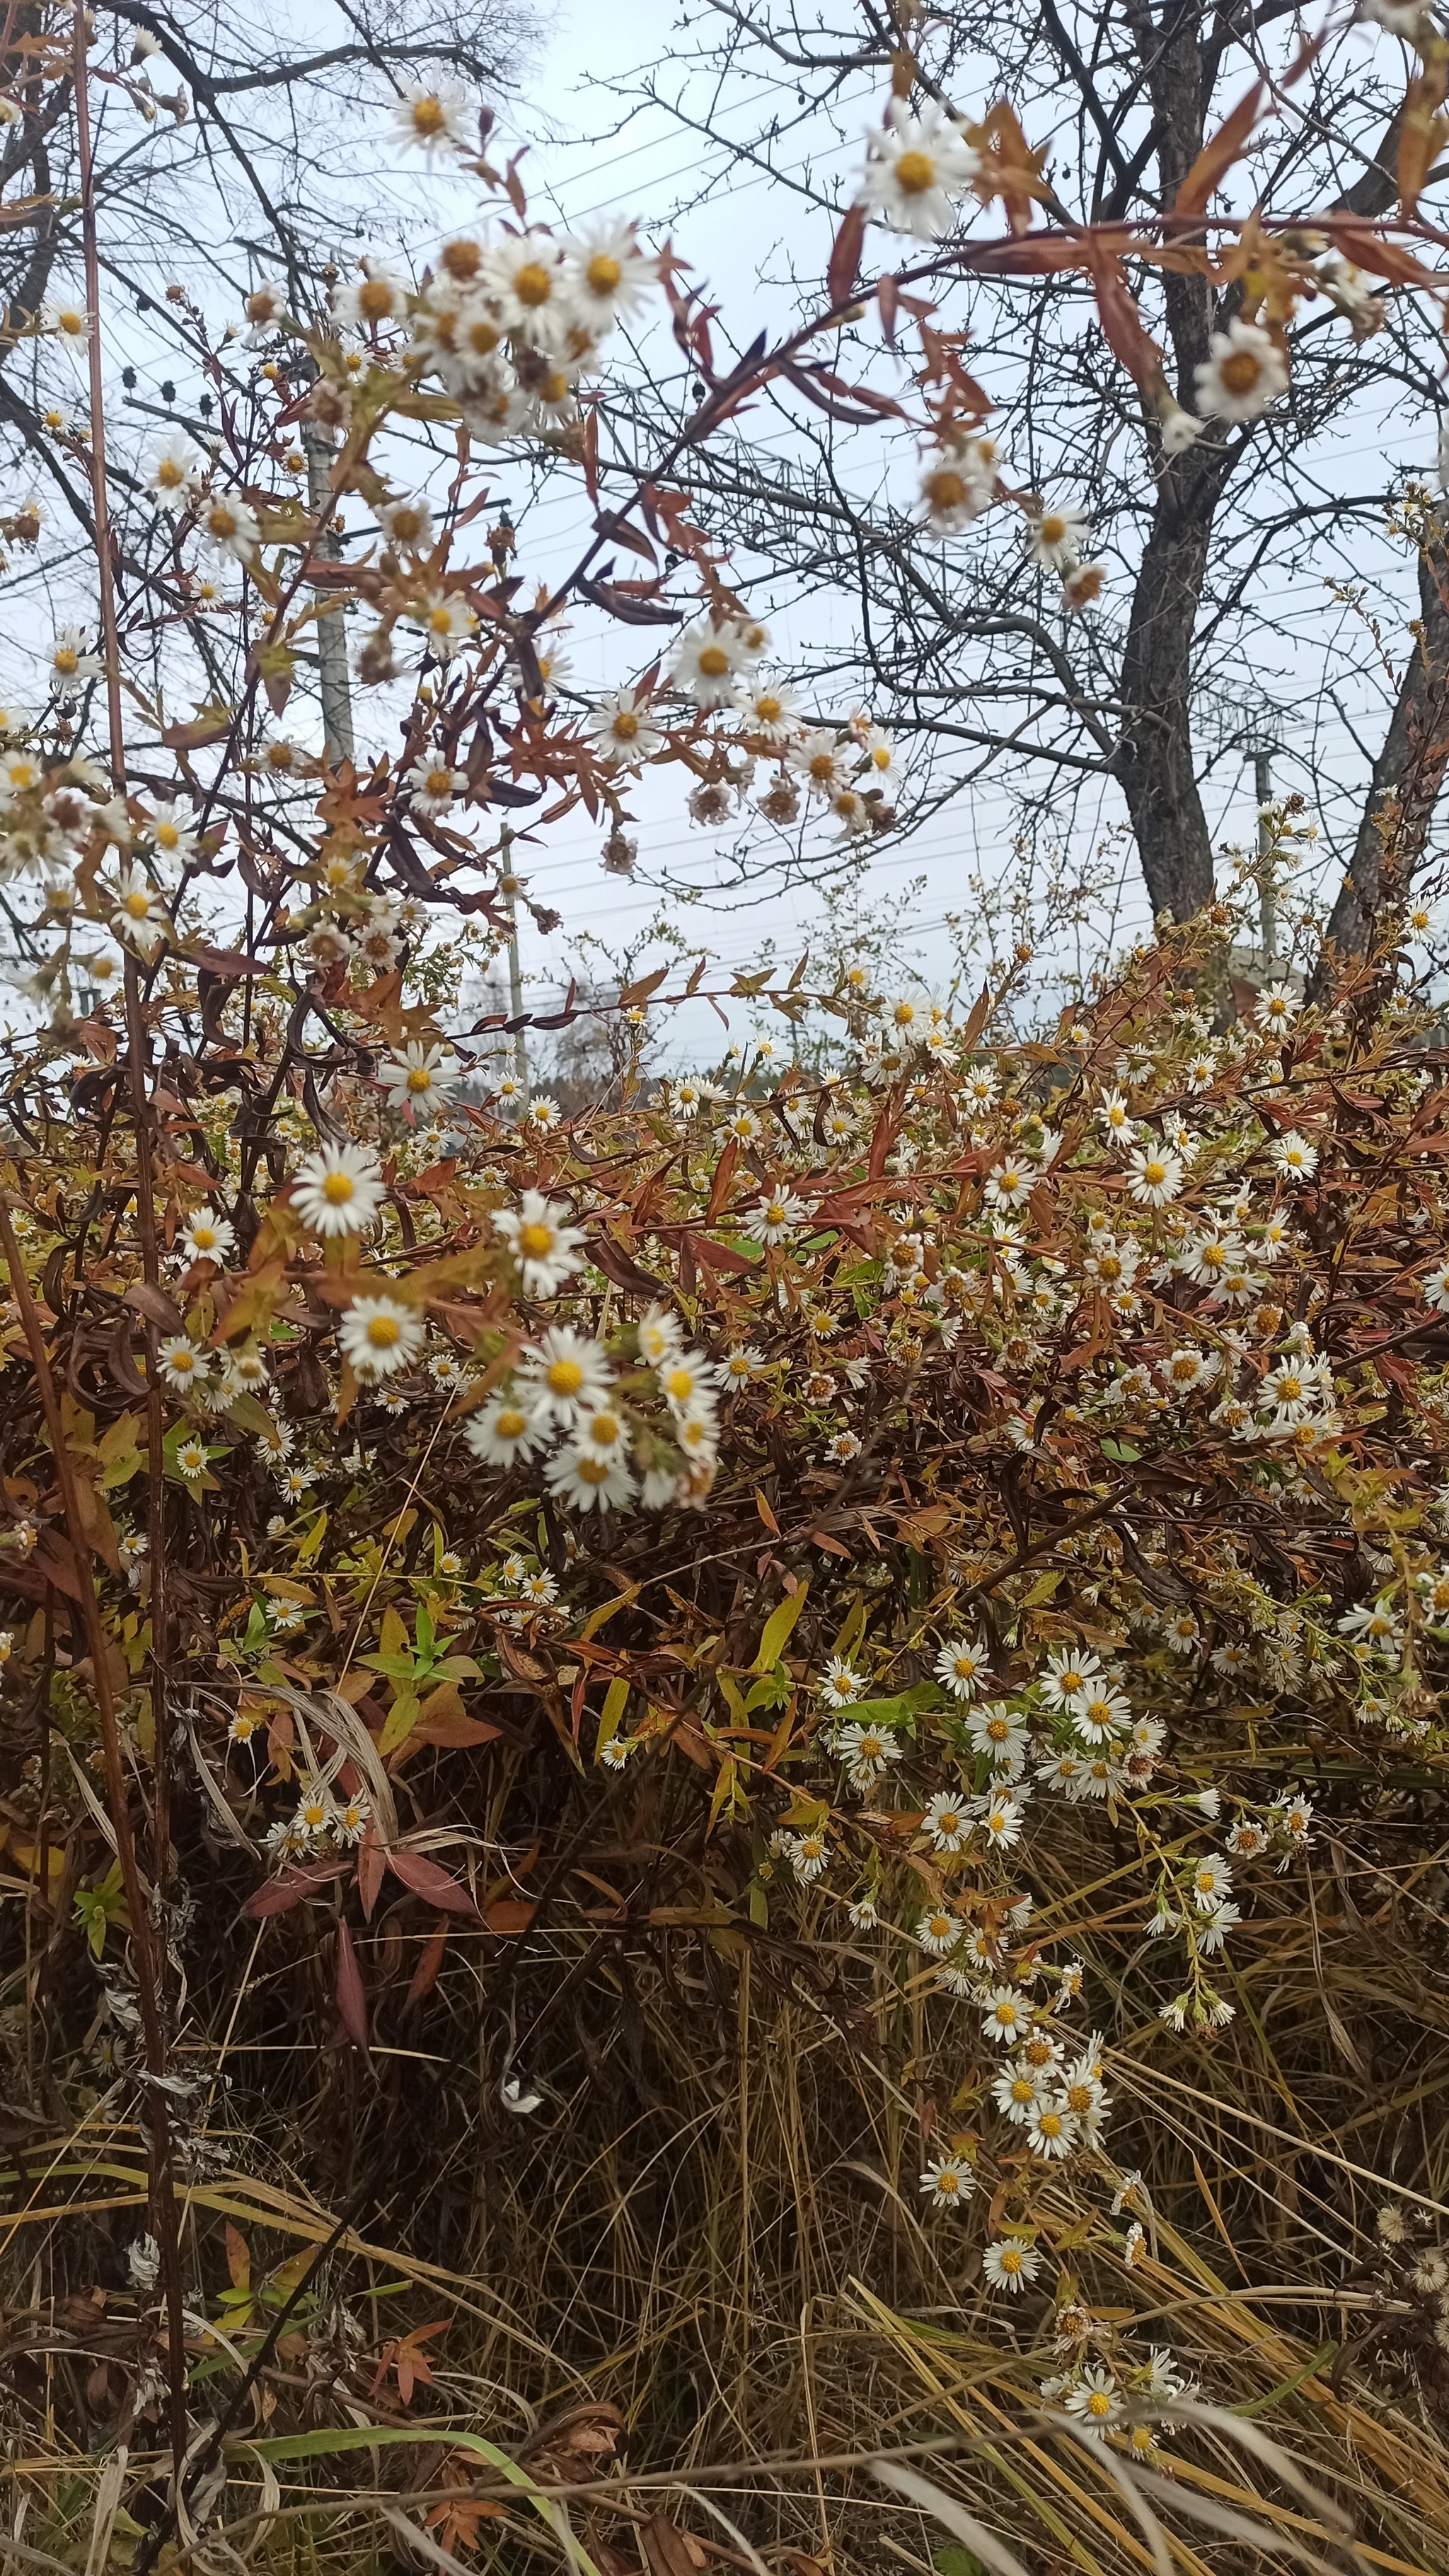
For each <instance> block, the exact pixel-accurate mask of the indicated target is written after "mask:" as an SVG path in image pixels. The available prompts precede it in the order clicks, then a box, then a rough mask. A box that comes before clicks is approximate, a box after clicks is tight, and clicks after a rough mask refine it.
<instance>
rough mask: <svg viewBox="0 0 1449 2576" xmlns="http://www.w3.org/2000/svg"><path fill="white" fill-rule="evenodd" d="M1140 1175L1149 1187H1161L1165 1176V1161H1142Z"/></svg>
mask: <svg viewBox="0 0 1449 2576" xmlns="http://www.w3.org/2000/svg"><path fill="white" fill-rule="evenodd" d="M1142 1177H1143V1179H1144V1181H1145V1182H1146V1183H1147V1186H1148V1188H1149V1189H1153V1190H1157V1189H1161V1187H1162V1184H1163V1182H1164V1181H1165V1180H1166V1178H1167V1165H1166V1164H1165V1163H1157V1162H1152V1163H1144V1164H1143V1166H1142Z"/></svg>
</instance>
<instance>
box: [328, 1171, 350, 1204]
mask: <svg viewBox="0 0 1449 2576" xmlns="http://www.w3.org/2000/svg"><path fill="white" fill-rule="evenodd" d="M356 1194H357V1184H356V1182H355V1181H354V1179H353V1177H352V1174H351V1173H350V1172H329V1173H328V1175H327V1178H326V1179H325V1181H324V1182H323V1184H322V1196H323V1197H324V1199H325V1200H326V1201H327V1204H328V1206H329V1207H346V1205H347V1203H348V1200H349V1199H351V1198H354V1197H355V1196H356Z"/></svg>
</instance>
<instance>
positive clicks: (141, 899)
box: [121, 886, 151, 921]
mask: <svg viewBox="0 0 1449 2576" xmlns="http://www.w3.org/2000/svg"><path fill="white" fill-rule="evenodd" d="M121 908H122V910H123V912H125V913H126V914H127V915H128V916H129V918H130V919H131V920H132V921H144V920H145V918H146V915H147V913H148V912H149V911H150V909H151V898H150V896H149V895H148V894H143V893H142V892H141V890H140V888H139V887H136V886H133V887H132V889H131V892H130V893H129V894H128V895H127V897H126V900H125V902H124V904H123V905H122V907H121Z"/></svg>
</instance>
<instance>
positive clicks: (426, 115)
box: [412, 95, 447, 142]
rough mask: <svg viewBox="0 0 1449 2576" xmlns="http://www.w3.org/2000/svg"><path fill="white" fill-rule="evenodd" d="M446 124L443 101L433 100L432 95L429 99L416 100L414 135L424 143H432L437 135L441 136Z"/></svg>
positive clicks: (413, 108) (414, 107) (413, 119)
mask: <svg viewBox="0 0 1449 2576" xmlns="http://www.w3.org/2000/svg"><path fill="white" fill-rule="evenodd" d="M446 123H447V119H446V117H445V116H444V114H443V105H442V101H441V99H436V98H433V97H432V96H431V95H429V96H428V97H427V98H415V99H414V101H413V105H412V128H413V132H414V134H416V135H419V136H420V137H421V138H422V140H423V141H424V142H431V141H432V138H433V136H434V135H435V134H441V133H442V131H443V128H444V126H445V124H446Z"/></svg>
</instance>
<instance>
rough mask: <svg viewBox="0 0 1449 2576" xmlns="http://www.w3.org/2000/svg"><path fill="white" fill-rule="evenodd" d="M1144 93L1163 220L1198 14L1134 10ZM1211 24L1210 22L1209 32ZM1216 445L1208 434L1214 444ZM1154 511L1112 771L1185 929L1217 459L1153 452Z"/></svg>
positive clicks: (1175, 360)
mask: <svg viewBox="0 0 1449 2576" xmlns="http://www.w3.org/2000/svg"><path fill="white" fill-rule="evenodd" d="M1127 18H1128V23H1129V25H1130V26H1131V28H1132V33H1133V39H1134V42H1135V44H1136V48H1137V54H1138V60H1139V62H1140V64H1141V67H1142V80H1143V85H1144V87H1145V89H1146V91H1147V95H1148V98H1149V100H1150V102H1151V107H1152V124H1153V132H1154V134H1155V136H1156V154H1157V174H1158V188H1157V200H1158V204H1159V206H1160V208H1161V209H1162V211H1163V212H1166V211H1167V210H1168V209H1169V208H1170V207H1171V205H1172V202H1173V200H1174V198H1175V197H1176V195H1177V191H1178V189H1179V187H1180V186H1181V184H1182V181H1183V180H1184V178H1185V177H1186V175H1187V173H1188V171H1189V170H1190V169H1191V167H1192V165H1193V163H1194V161H1195V160H1196V159H1197V156H1198V154H1199V152H1200V151H1201V150H1202V145H1203V127H1204V122H1205V114H1206V102H1207V97H1208V94H1209V92H1210V90H1211V86H1212V83H1211V77H1210V75H1209V74H1208V70H1207V66H1206V65H1205V63H1204V60H1203V49H1202V43H1201V36H1200V30H1201V27H1202V23H1203V22H1202V18H1201V14H1200V12H1199V11H1198V10H1197V9H1196V8H1194V7H1187V8H1182V9H1178V10H1175V11H1170V12H1169V14H1168V18H1167V20H1166V22H1165V24H1157V23H1154V21H1153V17H1152V12H1151V10H1150V8H1149V7H1148V6H1147V5H1146V0H1129V6H1128V9H1127ZM1215 24H1216V20H1215V18H1214V17H1212V16H1209V18H1208V21H1207V25H1208V28H1209V30H1211V29H1212V28H1213V27H1214V25H1215ZM1163 292H1164V303H1165V308H1166V315H1167V331H1168V340H1169V344H1170V356H1171V365H1172V367H1173V369H1174V371H1175V373H1176V377H1177V398H1178V401H1179V402H1180V403H1181V404H1182V405H1183V407H1184V409H1189V408H1191V407H1192V405H1193V400H1194V393H1195V376H1196V370H1197V368H1198V367H1199V366H1200V365H1201V364H1202V362H1203V360H1204V359H1205V358H1206V357H1207V354H1208V350H1209V347H1210V344H1211V341H1212V329H1213V308H1212V290H1211V288H1210V286H1209V284H1208V282H1207V280H1206V278H1202V277H1179V276H1174V275H1172V274H1171V273H1169V274H1168V275H1167V276H1166V277H1165V279H1164V282H1163ZM1211 434H1212V433H1211V432H1210V433H1209V435H1211ZM1153 447H1154V452H1155V454H1154V461H1155V462H1156V465H1157V472H1158V481H1157V500H1156V504H1155V507H1154V510H1153V516H1152V526H1151V528H1150V530H1149V532H1148V538H1147V543H1146V546H1145V547H1144V549H1143V554H1142V562H1141V565H1140V567H1139V570H1138V575H1137V583H1136V587H1135V589H1134V591H1133V594H1132V612H1131V616H1130V618H1129V620H1128V625H1127V641H1126V644H1125V646H1124V648H1123V653H1122V669H1121V676H1120V682H1119V687H1120V695H1121V702H1122V717H1121V733H1120V737H1119V740H1118V745H1117V754H1116V759H1115V762H1114V764H1113V765H1114V767H1115V769H1116V773H1117V776H1118V778H1119V779H1120V781H1121V784H1122V793H1123V795H1124V796H1125V797H1126V800H1127V810H1128V812H1129V814H1130V815H1131V817H1132V828H1133V831H1134V832H1135V834H1136V836H1137V849H1138V855H1139V857H1140V859H1141V862H1142V873H1143V876H1144V877H1145V879H1146V881H1147V891H1148V894H1149V896H1150V897H1151V901H1152V909H1153V911H1154V913H1157V912H1170V913H1171V914H1172V916H1173V918H1174V920H1177V921H1183V920H1185V919H1186V918H1187V917H1188V915H1189V914H1190V913H1194V912H1197V911H1199V910H1200V909H1201V907H1202V906H1203V905H1204V904H1205V903H1207V902H1209V901H1210V900H1211V898H1212V891H1213V854H1212V842H1211V839H1210V837H1209V833H1208V825H1207V816H1206V814H1205V813H1204V812H1203V804H1202V798H1201V796H1200V795H1199V794H1198V788H1197V779H1196V777H1195V775H1194V765H1193V755H1192V642H1193V629H1194V627H1195V625H1196V622H1197V611H1198V602H1199V600H1200V599H1201V597H1202V588H1203V581H1204V578H1205V576H1206V572H1207V560H1208V542H1209V539H1210V537H1211V535H1212V523H1213V513H1214V511H1215V509H1216V507H1217V503H1218V500H1219V498H1220V497H1221V492H1222V485H1223V480H1224V475H1223V459H1222V454H1221V447H1220V444H1219V445H1218V452H1217V453H1216V454H1213V455H1204V454H1203V453H1202V452H1201V451H1200V450H1198V449H1195V448H1190V449H1189V450H1188V451H1187V452H1186V454H1184V455H1182V456H1177V457H1165V456H1163V454H1162V451H1161V447H1160V445H1158V443H1157V441H1156V440H1155V439H1154V440H1153Z"/></svg>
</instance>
